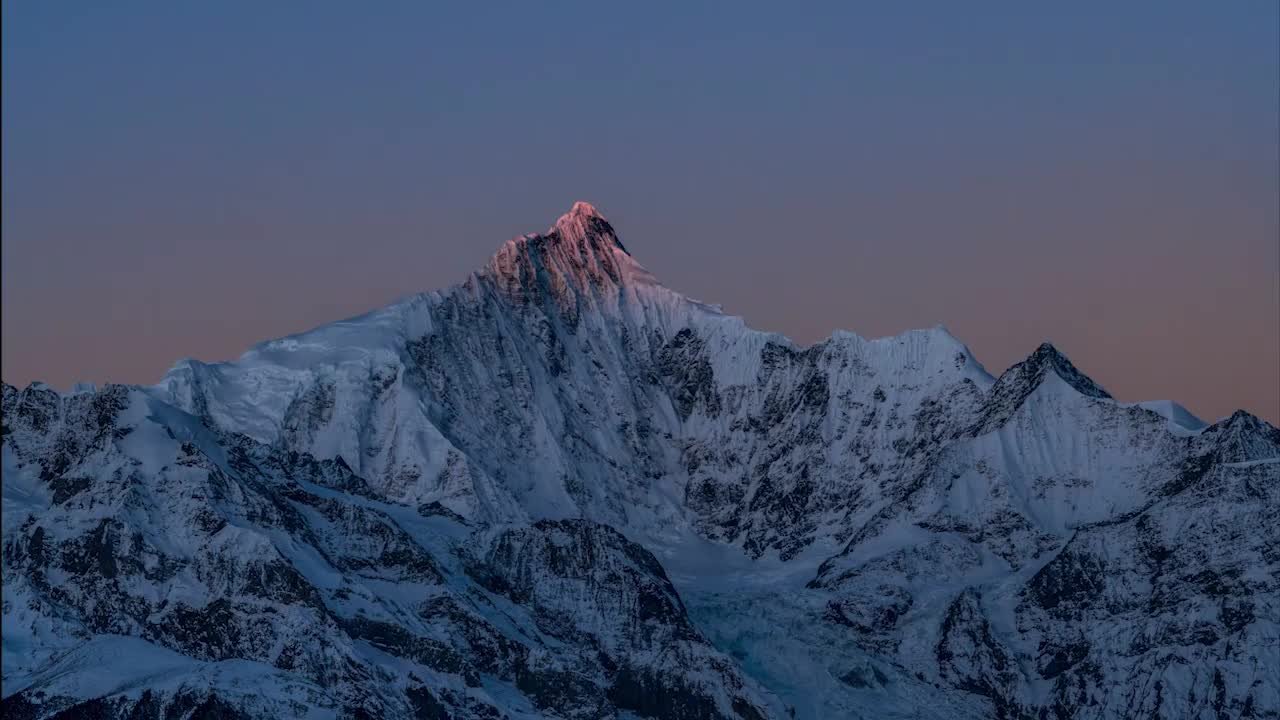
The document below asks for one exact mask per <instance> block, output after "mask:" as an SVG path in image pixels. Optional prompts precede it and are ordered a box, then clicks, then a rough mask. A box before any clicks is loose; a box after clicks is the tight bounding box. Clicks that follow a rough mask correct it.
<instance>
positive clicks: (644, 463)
mask: <svg viewBox="0 0 1280 720" xmlns="http://www.w3.org/2000/svg"><path fill="white" fill-rule="evenodd" d="M3 417H4V431H3V432H4V546H3V552H4V621H5V623H4V657H3V660H4V698H5V699H4V707H5V711H6V715H8V714H13V715H14V716H17V717H23V716H26V717H37V718H46V717H55V716H58V714H59V713H62V714H63V716H66V717H74V716H77V714H80V715H83V714H85V713H89V712H96V713H99V715H100V716H103V717H195V716H199V717H217V716H224V717H238V716H246V717H259V716H273V717H275V716H283V717H288V716H295V717H325V716H353V717H355V716H369V717H382V716H405V717H428V718H443V717H456V718H467V717H494V718H497V717H632V716H642V717H671V718H702V717H725V718H732V717H741V718H765V717H788V716H792V715H793V714H794V716H796V717H863V716H865V717H895V716H897V717H929V716H933V717H991V716H1000V717H1062V718H1067V717H1080V718H1092V717H1132V716H1149V717H1170V718H1172V717H1215V718H1216V717H1248V716H1258V717H1268V716H1276V715H1277V713H1280V709H1278V708H1280V683H1278V682H1277V681H1276V677H1277V675H1280V673H1278V672H1277V670H1278V669H1280V650H1278V649H1277V648H1278V647H1280V642H1278V641H1280V628H1278V627H1277V618H1280V602H1278V597H1280V595H1278V593H1277V580H1276V578H1277V572H1278V571H1280V567H1278V563H1280V555H1278V554H1277V552H1276V548H1280V531H1278V530H1277V529H1276V527H1275V523H1274V522H1272V521H1271V519H1272V517H1273V515H1274V512H1275V510H1276V509H1277V508H1278V507H1280V503H1278V501H1280V431H1277V430H1276V428H1274V427H1272V426H1271V425H1269V424H1267V423H1265V422H1264V421H1261V420H1259V419H1258V418H1255V417H1253V416H1251V415H1249V414H1247V413H1244V412H1238V413H1236V414H1235V415H1233V416H1231V417H1230V418H1226V419H1224V420H1222V421H1219V422H1218V423H1215V424H1213V425H1209V426H1205V425H1204V424H1203V423H1200V422H1199V421H1197V420H1195V419H1194V418H1193V417H1191V416H1190V414H1189V413H1186V412H1185V411H1184V410H1181V409H1180V408H1178V407H1177V406H1176V405H1171V404H1151V405H1147V404H1138V405H1129V404H1122V403H1118V402H1116V401H1115V400H1114V399H1112V398H1111V396H1110V395H1109V394H1108V393H1107V392H1106V391H1105V390H1103V389H1102V388H1101V387H1099V386H1098V385H1097V384H1096V383H1094V382H1093V381H1092V380H1090V379H1089V378H1088V377H1087V376H1086V375H1084V374H1083V373H1081V372H1080V371H1079V370H1078V369H1076V368H1075V367H1074V365H1072V363H1071V362H1070V361H1069V360H1068V359H1067V358H1066V357H1065V356H1063V355H1062V354H1061V353H1060V352H1058V351H1057V350H1056V349H1055V348H1053V347H1052V346H1051V345H1047V344H1046V345H1042V346H1041V347H1040V348H1038V349H1036V350H1035V352H1033V353H1032V354H1031V355H1030V356H1029V357H1028V358H1027V359H1026V360H1025V361H1023V362H1022V363H1019V364H1017V365H1015V366H1014V367H1012V368H1010V369H1009V370H1007V371H1006V372H1004V373H1002V374H1001V376H1000V377H999V378H993V377H991V376H990V375H989V374H988V373H987V372H986V371H985V370H984V369H983V368H982V366H981V365H980V364H979V363H978V362H977V361H976V359H975V358H974V357H973V356H972V354H971V353H970V352H969V351H968V349H967V348H966V347H965V346H964V345H963V344H962V343H960V342H959V341H958V340H956V339H955V338H954V337H952V336H951V335H950V334H948V333H947V332H946V331H945V330H942V329H941V328H937V329H933V330H922V331H912V332H908V333H905V334H903V335H901V336H898V337H893V338H883V339H878V340H866V339H863V338H861V337H859V336H857V335H854V334H852V333H844V332H837V333H836V334H834V335H833V336H832V337H831V338H829V339H827V340H825V341H823V342H820V343H816V344H814V345H811V346H809V347H799V346H796V345H795V344H793V343H791V342H790V341H789V340H787V339H786V338H784V337H782V336H780V335H776V334H772V333H764V332H759V331H755V330H751V329H750V328H747V327H746V326H745V324H744V323H743V322H742V320H741V319H740V318H736V317H732V316H728V315H724V314H723V313H721V312H720V311H719V309H718V308H716V307H713V306H709V305H706V304H703V303H699V302H696V301H692V300H689V299H687V298H684V297H683V296H681V295H679V294H677V293H675V292H673V291H671V290H669V289H667V288H665V287H664V286H662V285H661V284H660V283H658V282H657V281H656V280H655V279H654V278H653V277H652V275H650V274H649V273H648V272H647V271H645V270H644V268H643V267H642V266H640V265H639V264H638V263H637V262H636V261H635V260H634V258H633V257H632V256H631V255H630V254H629V252H628V251H627V249H626V248H625V247H624V246H623V244H622V243H621V242H620V241H619V239H618V237H617V235H616V233H615V232H614V230H613V228H612V226H610V225H609V223H608V222H607V221H606V220H605V219H604V218H603V217H602V216H601V215H600V214H599V213H598V212H597V211H596V210H595V209H594V208H592V207H591V206H590V205H588V204H586V203H578V204H576V205H575V206H574V207H573V209H572V210H571V211H570V212H569V213H567V214H566V215H565V216H563V217H562V218H560V219H559V220H558V221H557V222H556V224H555V225H554V226H553V227H552V228H551V229H550V230H548V231H547V232H545V233H542V234H537V235H527V236H523V237H521V238H517V239H515V240H512V241H510V242H508V243H507V244H506V245H504V246H503V247H502V248H501V249H500V250H499V251H498V253H497V254H495V255H494V257H493V258H492V259H491V260H490V262H489V263H488V264H487V265H486V266H485V267H484V268H482V269H480V270H479V271H477V272H475V273H473V274H472V275H471V276H470V277H468V278H467V279H466V280H465V281H464V282H463V283H462V284H460V285H458V286H455V287H453V288H450V289H447V290H444V291H439V292H433V293H426V294H422V295H417V296H413V297H410V298H407V299H405V300H402V301H400V302H398V303H396V304H394V305H392V306H389V307H387V308H384V309H382V310H378V311H374V312H372V313H369V314H367V315H364V316H361V317H358V318H353V319H351V320H347V321H343V322H339V323H334V324H331V325H327V326H323V327H321V328H317V329H315V330H312V331H309V332H305V333H301V334H299V335H294V336H290V337H287V338H283V339H280V340H275V341H270V342H266V343H263V344H260V345H258V346H256V347H254V348H253V349H251V350H250V351H249V352H247V353H246V354H245V355H244V356H242V357H241V358H240V359H238V360H236V361H233V362H229V363H213V364H207V363H201V362H199V361H194V360H187V361H183V362H181V363H179V364H178V365H177V366H175V367H174V369H173V370H171V371H170V372H169V373H168V374H167V375H166V377H165V378H164V379H163V380H162V381H161V382H160V383H159V384H158V385H156V386H152V387H129V386H119V385H112V386H107V387H105V388H103V389H101V390H97V389H89V388H80V389H78V390H76V391H73V392H71V393H65V394H64V393H58V392H55V391H53V390H52V389H50V388H47V387H45V386H42V385H33V386H30V387H28V388H26V389H23V390H19V389H17V388H14V387H12V386H9V385H5V386H4V406H3ZM117 656H126V657H129V658H132V659H133V661H131V662H130V663H128V665H127V666H126V667H121V668H113V669H112V671H111V672H103V671H102V663H103V662H104V661H105V660H107V659H109V658H112V657H117Z"/></svg>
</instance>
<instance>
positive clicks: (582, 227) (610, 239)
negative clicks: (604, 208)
mask: <svg viewBox="0 0 1280 720" xmlns="http://www.w3.org/2000/svg"><path fill="white" fill-rule="evenodd" d="M546 237H548V238H560V239H562V240H568V241H570V242H574V243H580V244H588V245H596V246H597V249H599V248H613V247H616V248H618V249H620V250H622V252H624V253H627V254H628V255H630V254H631V253H629V252H627V249H626V248H625V247H623V245H622V242H621V241H620V240H618V235H617V233H615V232H614V231H613V226H612V225H610V224H609V221H608V220H606V219H605V217H604V215H601V214H600V211H599V210H596V207H595V206H594V205H592V204H591V203H589V202H584V201H582V200H579V201H578V202H575V203H574V204H573V207H571V208H569V212H567V213H565V214H564V215H561V216H560V219H559V220H556V224H555V225H552V226H551V228H550V229H549V230H547V233H546Z"/></svg>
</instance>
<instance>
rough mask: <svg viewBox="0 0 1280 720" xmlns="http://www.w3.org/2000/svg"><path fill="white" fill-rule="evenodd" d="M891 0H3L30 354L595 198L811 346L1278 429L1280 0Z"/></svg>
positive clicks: (288, 320)
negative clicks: (875, 341) (855, 342)
mask: <svg viewBox="0 0 1280 720" xmlns="http://www.w3.org/2000/svg"><path fill="white" fill-rule="evenodd" d="M854 5H857V6H859V7H852V6H854ZM868 5H872V4H871V3H833V4H830V5H806V7H805V8H804V9H784V8H783V6H782V5H781V4H778V3H707V4H701V3H679V4H672V5H667V6H661V7H660V6H657V5H641V4H635V5H634V6H625V7H624V6H621V5H620V4H615V5H614V6H612V7H607V8H601V7H596V6H594V5H589V4H585V3H584V4H575V3H522V4H515V3H512V4H504V3H457V4H452V5H450V6H445V5H444V4H442V3H418V2H415V3H403V4H399V3H377V4H373V5H364V4H359V3H319V2H315V3H312V2H309V3H260V2H218V3H185V2H178V3H160V2H156V3H138V4H133V3H114V2H113V3H97V2H56V3H46V2H34V1H22V0H6V1H5V2H4V3H3V51H2V52H3V65H2V67H3V215H2V221H3V263H2V265H0V267H2V268H3V282H2V283H0V288H2V290H3V299H2V302H0V310H2V312H3V323H2V325H0V327H2V328H3V343H2V350H3V359H2V363H3V375H4V379H5V380H6V381H8V382H10V383H17V384H25V383H27V382H29V381H31V380H33V379H43V380H46V381H48V382H50V383H52V384H54V385H56V386H63V387H65V386H67V385H69V384H70V383H71V382H73V381H75V380H91V381H98V382H101V381H107V380H114V381H125V382H139V383H150V382H154V381H156V380H158V379H159V378H160V376H161V375H162V374H163V372H164V371H165V370H166V369H167V368H168V367H169V366H170V365H171V364H172V363H173V362H174V361H175V360H176V359H178V358H179V357H183V356H188V355H190V356H194V357H198V358H201V359H205V360H217V359H227V358H232V357H235V356H237V355H239V354H240V352H242V351H243V350H244V349H245V348H246V347H248V346H249V345H251V344H252V343H254V342H257V341H259V340H263V339H266V338H269V337H275V336H280V335H284V334H288V333H291V332H296V331H299V330H303V329H306V328H308V327H310V326H313V325H316V324H320V323H323V322H326V321H329V320H335V319H339V318H342V317H345V316H349V315H353V314H356V313H359V312H362V311H365V310H368V309H371V308H373V307H376V306H379V305H382V304H385V303H387V302H389V301H391V300H393V299H395V298H396V297H399V296H402V295H405V294H408V293H412V292H417V291H421V290H428V289H433V288H437V287H442V286H445V285H449V284H452V283H454V282H457V281H460V280H461V279H462V278H463V277H464V276H465V274H466V273H467V272H468V271H469V270H471V269H472V268H475V267H478V266H479V265H481V264H482V263H483V262H484V260H485V259H486V258H487V257H488V256H489V255H490V254H491V253H492V252H493V251H494V250H496V249H497V247H498V246H499V245H500V244H501V243H502V242H503V241H504V240H506V239H507V238H509V237H512V236H514V235H517V234H520V233H523V232H529V231H539V230H542V229H545V228H546V227H547V226H549V225H550V224H551V223H552V222H553V221H554V219H555V218H556V216H557V215H559V214H560V213H562V212H564V211H565V210H567V209H568V207H569V206H570V205H571V204H572V202H573V201H574V200H579V199H581V200H589V201H591V202H592V203H594V204H595V205H596V206H597V207H599V208H600V209H601V211H602V212H603V213H604V214H605V215H607V216H608V217H609V218H610V220H611V221H612V222H613V224H614V225H615V226H616V227H617V229H618V232H619V235H620V236H621V238H622V240H623V242H625V243H626V244H627V247H628V248H629V249H630V250H631V251H632V253H633V254H634V255H635V256H636V257H637V259H638V260H639V261H640V262H642V263H643V264H645V265H646V266H647V267H648V268H649V269H650V270H652V271H653V272H654V274H655V275H657V276H658V277H659V278H660V279H662V280H663V281H664V282H665V284H667V285H669V286H670V287H673V288H675V289H677V290H680V291H682V292H684V293H686V294H688V295H691V296H693V297H696V298H700V299H703V300H707V301H710V302H717V303H720V304H722V305H723V306H724V307H725V309H726V310H727V311H729V312H733V313H735V314H740V315H743V316H745V317H746V319H747V320H748V322H749V323H750V324H752V325H754V326H756V327H760V328H764V329H770V330H777V331H781V332H784V333H786V334H788V335H790V336H791V337H792V338H794V339H796V340H797V341H800V342H804V343H808V342H812V341H815V340H818V339H821V338H822V337H824V336H826V335H828V334H829V333H830V331H831V330H833V329H835V328H846V329H850V330H854V331H856V332H858V333H860V334H862V335H865V336H880V335H886V334H893V333H897V332H900V331H902V330H904V329H908V328H913V327H928V326H932V325H936V324H938V323H942V324H945V325H946V326H947V327H948V328H949V329H950V330H951V331H952V332H953V333H954V334H956V335H957V336H958V337H960V338H961V339H962V340H964V341H965V342H967V343H968V344H969V346H970V347H971V348H972V349H973V351H974V353H975V354H976V355H977V356H978V358H979V359H980V360H982V361H983V362H984V363H985V364H986V365H987V368H988V369H989V370H991V371H992V372H993V373H999V372H1000V371H1001V370H1003V369H1004V368H1005V367H1006V366H1008V365H1009V364H1010V363H1012V362H1016V361H1017V360H1019V359H1021V358H1022V357H1024V356H1025V355H1027V354H1028V353H1030V352H1031V351H1032V350H1033V349H1034V348H1035V347H1036V345H1037V344H1038V343H1039V342H1041V341H1042V340H1046V339H1047V340H1050V341H1052V342H1054V343H1055V344H1057V345H1058V346H1059V347H1060V348H1061V349H1063V351H1064V352H1066V353H1067V354H1068V355H1069V356H1070V357H1071V358H1072V359H1073V360H1074V361H1075V362H1076V364H1077V365H1079V366H1080V367H1081V368H1082V369H1083V370H1084V371H1085V372H1087V373H1088V374H1090V375H1091V376H1092V377H1093V378H1095V379H1096V380H1098V381H1099V382H1100V383H1101V384H1103V385H1104V386H1105V387H1106V388H1108V389H1109V390H1110V391H1111V392H1112V393H1113V394H1114V395H1116V396H1117V397H1118V398H1120V399H1122V400H1140V399H1160V398H1173V399H1176V400H1179V401H1181V402H1183V403H1184V404H1186V405H1187V406H1188V407H1190V408H1191V409H1192V410H1193V411H1194V412H1196V413H1198V414H1200V415H1201V416H1202V417H1204V418H1205V419H1208V420H1213V419H1215V418H1217V417H1220V416H1222V415H1225V414H1227V413H1229V412H1231V410H1233V409H1235V408H1237V407H1244V408H1247V409H1249V410H1251V411H1253V412H1255V413H1257V414H1259V415H1261V416H1263V417H1265V418H1267V419H1269V420H1271V421H1272V422H1280V4H1278V3H1276V2H1274V0H1257V1H1253V0H1241V1H1240V2H1229V3H1206V2H1124V3H1112V2H1106V3H1102V2H1096V3H1058V4H1046V3H1012V2H1010V3H1003V2H1000V3H997V2H988V3H978V4H977V5H976V6H975V5H971V4H968V3H952V2H937V3H923V2H905V3H876V4H875V5H877V6H878V7H874V8H873V7H866V6H868ZM976 7H981V9H982V12H977V11H976V9H975V8H976Z"/></svg>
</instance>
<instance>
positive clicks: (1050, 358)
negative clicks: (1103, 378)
mask: <svg viewBox="0 0 1280 720" xmlns="http://www.w3.org/2000/svg"><path fill="white" fill-rule="evenodd" d="M1015 367H1020V368H1022V369H1023V370H1024V371H1025V374H1027V375H1031V376H1034V377H1035V378H1036V382H1037V384H1038V382H1039V378H1041V377H1043V375H1044V371H1045V370H1053V371H1054V372H1055V373H1056V374H1057V375H1058V377H1060V378H1062V379H1063V380H1064V381H1065V382H1066V383H1067V384H1068V385H1070V386H1071V387H1072V388H1074V389H1075V390H1076V392H1078V393H1080V394H1081V395H1087V396H1089V397H1095V398H1103V399H1110V398H1111V393H1108V392H1107V391H1106V390H1103V389H1102V386H1101V385H1099V384H1097V383H1096V382H1094V381H1093V379H1092V378H1090V377H1089V376H1088V375H1085V374H1084V373H1082V372H1080V371H1079V370H1077V369H1076V366H1075V365H1073V364H1072V362H1071V361H1070V360H1068V359H1067V356H1066V355H1063V354H1062V352H1061V351H1060V350H1058V348H1056V347H1054V346H1053V344H1052V343H1049V342H1042V343H1040V347H1037V348H1036V350H1035V352H1033V353H1031V355H1030V356H1028V357H1027V359H1026V360H1023V361H1022V362H1021V363H1019V364H1018V365H1017V366H1015ZM1012 370H1013V368H1010V371H1012Z"/></svg>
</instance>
